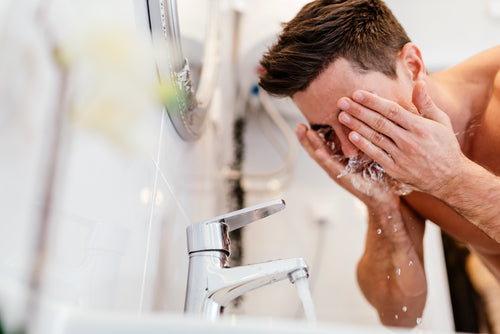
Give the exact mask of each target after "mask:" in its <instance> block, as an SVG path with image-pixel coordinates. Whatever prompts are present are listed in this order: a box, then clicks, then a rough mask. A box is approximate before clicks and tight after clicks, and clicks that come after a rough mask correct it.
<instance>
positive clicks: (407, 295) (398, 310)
mask: <svg viewBox="0 0 500 334" xmlns="http://www.w3.org/2000/svg"><path fill="white" fill-rule="evenodd" d="M369 217H370V218H369V222H368V231H367V236H366V247H365V252H364V254H363V256H362V258H361V259H360V261H359V263H358V269H357V277H358V283H359V285H360V288H361V290H362V292H363V293H364V295H365V297H366V298H367V300H368V301H369V302H370V304H372V305H373V306H374V307H375V308H376V309H377V312H378V314H379V317H380V320H381V322H382V323H383V324H384V325H387V326H404V327H413V326H415V325H417V322H418V319H419V318H420V317H421V315H422V312H423V309H424V305H425V300H426V297H427V283H426V278H425V272H424V266H423V258H422V257H423V250H422V238H423V233H424V226H425V225H423V221H422V220H421V219H420V218H419V217H418V216H416V215H415V214H414V213H413V212H411V210H410V209H408V208H407V207H406V206H405V205H404V204H401V205H400V207H397V208H396V209H394V208H393V209H392V210H390V209H389V208H382V209H381V208H377V210H376V211H374V210H370V216H369Z"/></svg>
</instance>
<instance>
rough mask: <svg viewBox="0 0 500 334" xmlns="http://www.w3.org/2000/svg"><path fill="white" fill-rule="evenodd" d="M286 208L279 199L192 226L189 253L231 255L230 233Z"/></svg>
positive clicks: (189, 237)
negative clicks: (221, 252)
mask: <svg viewBox="0 0 500 334" xmlns="http://www.w3.org/2000/svg"><path fill="white" fill-rule="evenodd" d="M284 208H285V201H284V200H282V199H278V200H273V201H269V202H265V203H261V204H257V205H254V206H251V207H248V208H244V209H241V210H237V211H233V212H230V213H226V214H224V215H221V216H217V217H214V218H211V219H207V220H203V221H201V222H198V223H194V224H191V225H189V226H188V227H187V229H186V232H187V241H188V253H193V252H200V251H206V250H221V251H225V252H227V253H228V254H229V244H230V241H229V236H228V232H231V231H234V230H237V229H239V228H241V227H243V226H245V225H248V224H250V223H251V222H253V221H256V220H258V219H262V218H265V217H267V216H269V215H272V214H273V213H276V212H278V211H281V210H283V209H284Z"/></svg>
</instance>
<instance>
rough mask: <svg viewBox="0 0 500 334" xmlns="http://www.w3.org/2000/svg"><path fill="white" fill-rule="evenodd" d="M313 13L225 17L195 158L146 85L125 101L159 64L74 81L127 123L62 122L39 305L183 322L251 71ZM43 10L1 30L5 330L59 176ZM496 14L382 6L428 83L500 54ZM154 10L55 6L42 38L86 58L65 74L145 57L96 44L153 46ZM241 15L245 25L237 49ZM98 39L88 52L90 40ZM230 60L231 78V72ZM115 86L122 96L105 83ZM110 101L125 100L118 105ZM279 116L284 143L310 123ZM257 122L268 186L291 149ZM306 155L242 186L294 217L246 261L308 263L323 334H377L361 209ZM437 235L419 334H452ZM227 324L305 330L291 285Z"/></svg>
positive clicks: (468, 6) (250, 5) (21, 14)
mask: <svg viewBox="0 0 500 334" xmlns="http://www.w3.org/2000/svg"><path fill="white" fill-rule="evenodd" d="M306 2H307V1H303V0H300V1H299V0H297V1H291V0H271V1H269V0H266V1H263V0H247V1H245V0H239V1H236V0H235V1H231V0H222V1H221V13H222V16H221V22H220V25H221V27H222V29H221V32H220V59H219V62H220V63H219V66H220V71H219V81H218V84H217V87H216V92H215V95H214V97H213V103H212V107H211V110H210V112H209V121H208V123H207V126H206V131H205V133H204V135H203V136H202V138H201V139H200V140H199V141H196V142H185V141H183V140H181V139H180V138H179V137H178V135H177V134H176V132H175V129H174V128H173V127H172V125H171V123H170V121H169V119H168V116H167V115H166V114H165V112H164V110H163V109H162V107H161V106H159V105H156V104H152V103H151V101H149V100H148V99H147V98H144V95H140V94H139V90H141V89H143V88H144V85H142V86H141V85H139V86H133V85H131V86H129V85H127V84H125V85H122V84H123V83H134V82H143V81H141V80H144V82H149V81H148V80H152V81H154V79H155V72H154V67H153V66H152V63H151V62H149V63H147V62H146V63H144V62H141V61H140V66H144V68H143V70H142V71H141V75H139V77H136V76H134V75H137V73H129V74H130V75H132V76H131V77H126V76H123V77H122V76H115V75H113V72H111V73H109V74H106V73H104V74H106V75H105V76H104V77H103V76H102V74H103V72H102V71H97V72H95V73H94V74H93V75H95V76H87V75H83V76H78V75H79V74H78V73H80V75H81V73H86V72H79V70H76V73H77V74H75V75H76V77H77V78H80V79H81V80H83V81H78V80H77V81H76V82H77V83H78V82H80V84H81V85H83V86H81V88H82V89H83V88H85V89H88V90H84V91H85V92H87V93H86V94H88V95H83V98H82V100H83V101H95V100H96V97H98V96H101V95H99V94H100V93H106V92H107V93H109V94H111V96H113V97H116V94H118V95H119V96H123V98H119V99H112V100H110V101H114V102H113V103H117V104H116V105H114V106H113V108H112V110H115V111H121V112H117V114H111V115H108V114H107V115H108V116H109V117H111V116H113V117H116V116H117V115H118V116H117V117H118V118H117V119H115V118H113V117H111V118H104V120H103V119H100V118H99V119H98V120H99V121H98V122H97V123H95V122H92V121H89V119H88V118H86V116H87V115H92V113H91V111H92V110H94V111H95V110H97V111H99V110H100V109H99V108H97V109H92V106H89V105H85V104H84V105H85V106H86V107H85V108H84V111H85V112H83V113H80V114H79V113H76V114H74V113H70V112H68V114H65V118H64V122H63V132H62V135H61V139H60V142H61V146H60V148H59V149H58V150H57V151H56V152H57V153H58V160H57V161H58V163H59V164H58V169H57V173H56V179H55V182H54V184H53V187H52V189H53V193H52V194H53V200H52V201H51V203H52V214H51V216H50V220H49V221H50V230H49V234H48V239H47V250H46V254H45V255H46V257H45V260H46V266H45V271H44V276H43V283H44V290H43V291H44V293H45V295H46V296H48V298H49V299H51V300H55V301H57V302H58V303H59V304H60V305H62V306H71V307H76V308H80V309H90V310H113V311H132V312H139V313H140V312H150V311H168V312H182V308H183V303H184V291H185V282H186V275H187V254H186V241H185V227H186V226H187V225H188V224H190V223H192V222H195V221H198V220H202V219H206V218H209V217H212V216H215V215H218V214H222V213H224V212H227V210H228V207H229V205H228V203H229V201H230V200H231V199H230V198H228V189H227V185H226V183H225V176H226V175H225V173H224V171H225V170H226V167H227V166H228V164H229V163H230V162H231V160H232V152H233V147H232V143H231V138H232V123H233V120H234V119H235V117H236V116H237V114H236V111H237V110H238V108H237V102H238V101H237V100H236V95H237V89H238V86H237V85H236V82H239V83H240V86H239V88H240V90H241V92H242V93H243V94H242V96H246V95H247V94H246V92H249V91H250V89H251V87H252V86H253V85H254V84H255V68H256V64H257V61H258V59H259V58H260V55H261V53H262V52H263V51H264V50H265V47H266V46H267V45H268V44H269V43H270V41H271V40H272V39H273V37H274V35H275V34H276V33H277V32H278V31H279V29H280V22H283V21H287V20H289V19H290V18H292V17H293V15H294V14H295V13H296V12H297V11H298V10H299V8H300V7H301V6H302V5H303V4H305V3H306ZM34 3H35V1H30V0H26V1H16V2H12V5H5V4H2V5H1V7H0V25H1V27H5V28H4V29H3V30H2V29H0V45H2V47H0V72H1V73H3V74H2V76H1V77H0V95H1V98H0V127H1V128H2V131H0V156H1V159H2V164H1V165H0V184H1V185H2V190H1V191H0V203H1V204H0V208H1V210H0V219H1V221H2V223H1V224H0V315H2V318H3V320H4V323H5V322H8V323H9V324H15V323H16V322H19V321H21V320H22V319H23V306H24V305H25V304H24V301H25V300H24V299H23V296H24V297H25V295H24V294H25V292H26V287H27V286H28V282H29V279H30V275H31V271H30V269H31V264H32V263H33V259H34V258H33V254H35V251H34V249H33V247H34V244H35V240H36V236H37V228H38V223H39V222H40V220H41V218H40V217H41V216H42V215H41V212H42V208H43V207H44V204H45V203H47V199H48V198H47V195H46V193H44V189H46V185H47V180H48V177H47V175H49V174H48V171H49V170H50V168H49V166H50V162H51V161H54V160H53V158H52V156H51V152H52V153H53V152H54V150H53V149H54V144H53V142H52V139H53V136H54V133H55V130H56V128H55V127H54V125H53V124H52V120H53V118H54V113H55V110H57V102H58V101H59V97H60V96H61V92H62V91H61V90H60V87H61V86H60V85H59V83H60V81H59V80H60V77H59V76H58V75H59V73H60V72H59V70H58V68H57V66H56V65H55V64H54V53H53V51H54V50H53V49H51V48H50V47H49V46H48V45H51V43H52V42H53V40H52V39H47V36H46V35H44V31H45V30H43V29H40V21H36V19H35V18H36V13H35V11H34V9H33V8H34ZM495 3H496V2H495V1H493V0H490V1H487V0H480V1H474V2H471V1H467V0H460V1H457V0H446V1H445V0H441V1H439V2H432V3H431V1H430V0H420V1H418V2H415V1H410V0H391V1H388V4H389V6H390V7H391V8H393V10H394V12H395V13H396V15H397V16H398V17H400V18H401V21H402V22H403V24H404V26H405V28H406V29H407V30H408V33H409V35H410V37H411V38H413V39H414V41H415V42H416V43H417V44H419V45H420V46H421V48H422V52H423V55H424V59H425V60H426V62H427V63H428V67H429V69H430V70H437V69H440V68H443V67H445V66H448V65H449V64H452V63H454V62H456V61H458V60H461V59H464V58H466V57H468V56H469V55H471V54H473V53H475V52H477V51H479V50H481V49H483V48H486V47H489V46H492V45H495V44H497V42H498V41H497V40H496V39H498V38H499V37H498V36H500V34H498V29H499V24H500V23H499V18H497V16H496V15H493V14H492V12H491V9H492V8H494V7H493V6H494V5H495ZM431 5H432V6H431ZM204 6H207V3H206V2H200V1H199V0H180V1H179V17H180V21H181V32H182V33H183V38H185V39H186V50H185V51H186V54H189V56H188V57H190V62H191V63H192V64H193V65H195V64H196V63H197V61H199V59H196V58H197V56H198V57H199V52H198V50H199V47H200V45H201V44H202V41H203V38H204V29H205V28H204V24H205V23H206V17H205V15H204V13H206V12H207V10H206V7H204ZM193 8H196V10H193ZM430 8H432V10H430ZM495 8H496V7H495ZM144 10H145V8H144V4H143V2H142V1H140V0H129V1H120V0H108V1H105V2H102V1H97V0H96V1H88V0H85V1H83V0H82V1H64V0H57V1H54V2H53V9H52V10H51V11H50V13H49V15H48V19H47V20H48V21H47V22H49V24H48V26H47V27H48V28H49V31H50V30H51V29H52V31H55V32H57V33H56V39H55V40H56V41H58V43H62V45H63V46H65V47H67V48H66V50H68V51H72V50H73V51H72V52H69V55H71V54H72V55H73V57H76V56H75V55H79V54H81V55H83V56H82V57H81V58H78V57H76V58H71V57H70V59H77V60H78V59H79V60H80V61H82V59H84V60H85V59H87V58H86V57H87V56H89V57H90V58H92V57H94V56H95V55H94V54H92V53H91V52H90V53H89V52H88V51H89V50H91V47H92V45H94V46H95V45H96V44H97V45H99V43H102V42H103V41H104V42H105V44H104V45H106V46H108V48H106V49H109V50H111V51H110V52H113V50H115V51H117V54H112V55H114V56H116V55H118V56H120V55H121V56H123V55H128V54H135V53H134V52H133V51H134V50H135V51H137V50H141V48H137V47H136V48H132V49H130V48H129V49H127V48H126V46H125V49H121V47H123V45H122V46H120V44H118V45H114V44H109V43H110V40H106V39H99V37H103V38H104V37H105V36H103V35H104V34H100V33H99V31H101V32H103V30H99V29H100V28H101V27H102V29H104V28H106V27H108V28H109V27H111V28H113V27H115V26H114V25H113V24H114V23H116V27H119V29H118V31H116V30H113V29H111V30H113V31H109V33H110V34H111V36H115V37H116V36H121V34H120V31H127V32H131V31H134V32H136V33H141V32H144V29H145V27H146V22H145V12H144ZM235 11H236V12H239V13H240V14H241V16H240V19H241V21H240V23H241V27H240V34H239V35H238V36H237V38H235V36H234V27H235V26H234V24H235V22H236V17H238V16H237V15H235ZM111 18H112V19H111ZM115 20H116V21H115ZM20 22H22V26H21V24H20ZM43 22H45V21H42V23H43ZM42 26H43V25H42ZM92 27H93V28H94V30H92V29H90V35H89V36H90V39H88V38H86V37H85V32H86V31H87V32H88V31H89V30H87V29H85V28H92ZM121 29H124V30H121ZM128 29H130V30H128ZM106 31H107V30H106ZM113 34H117V35H113ZM127 36H130V34H127ZM112 40H115V41H116V40H120V39H119V38H115V39H113V38H112ZM81 41H86V42H89V43H90V44H84V46H88V48H87V49H79V48H78V47H77V46H75V44H78V43H77V42H81ZM94 42H96V43H94ZM59 45H60V44H59ZM126 45H128V44H126ZM235 45H238V47H237V49H236V50H235V49H233V48H234V46H235ZM124 50H128V51H127V52H124ZM193 50H194V51H193ZM191 55H192V56H191ZM108 56H109V54H107V53H105V54H104V55H100V56H97V58H92V59H94V60H96V62H95V63H97V64H98V65H99V66H101V65H102V64H108V65H110V63H106V60H107V59H108V58H107V57H108ZM139 56H140V55H139ZM235 57H236V58H237V59H238V61H237V64H234V63H233V60H234V59H235ZM103 59H104V60H103ZM110 59H114V58H110ZM119 59H122V58H119ZM108 60H109V59H108ZM123 61H124V62H123V63H121V64H122V65H124V64H125V65H124V66H125V69H130V66H127V65H126V64H127V61H129V60H123ZM111 64H113V65H112V66H111V67H112V68H114V69H115V70H116V71H118V73H121V72H120V71H121V70H124V71H125V69H124V68H123V67H122V68H120V67H116V68H115V67H114V66H115V65H116V64H117V62H116V61H113V60H112V61H111ZM84 65H85V64H84ZM87 65H88V64H87ZM87 65H85V66H87ZM94 65H95V64H94ZM79 66H83V65H81V64H80V65H79ZM78 68H80V69H81V68H82V67H78ZM125 72H127V71H125ZM116 73H117V72H115V74H116ZM127 73H128V72H127ZM127 75H128V74H127ZM110 77H112V78H115V79H118V81H109V82H108V81H106V80H108V79H109V78H110ZM131 78H132V79H131ZM70 79H71V80H76V79H75V77H71V78H70ZM85 80H87V81H85ZM152 81H151V82H152ZM71 82H75V81H71ZM77 83H73V85H74V86H71V87H70V93H71V94H70V96H73V95H72V94H74V93H75V90H76V91H80V92H81V89H76V88H75V87H77V88H78V86H77ZM94 83H99V84H100V85H97V84H96V85H94ZM94 86H95V87H94ZM110 87H120V89H118V90H117V91H115V90H113V89H111V90H110V91H108V90H107V89H108V88H110ZM121 89H123V90H121ZM117 92H118V93H117ZM63 93H64V92H63ZM141 94H142V93H141ZM76 95H78V94H76ZM140 96H142V98H141V97H140ZM250 99H255V96H253V97H252V96H250ZM117 101H118V102H117ZM254 102H255V101H254ZM275 103H276V104H277V105H278V106H279V109H280V112H281V113H282V115H284V117H285V120H286V123H287V124H288V125H289V127H290V128H292V129H293V128H294V127H295V125H296V124H297V123H298V122H302V121H303V120H302V119H301V117H300V116H299V113H298V111H297V110H296V109H295V108H294V107H293V106H292V105H291V104H289V103H288V102H286V101H275ZM65 107H68V105H65ZM136 112H139V113H136ZM76 116H77V117H76ZM75 117H76V118H75ZM90 119H91V120H92V117H90ZM106 120H107V121H106ZM117 120H118V121H117ZM262 120H263V116H262V113H261V114H258V113H257V112H253V113H251V114H249V115H248V119H247V131H246V133H245V138H246V148H245V166H244V168H245V172H247V173H252V174H261V173H264V172H268V171H270V170H274V169H277V168H279V167H281V166H282V164H283V160H284V157H282V156H280V154H281V153H278V152H279V150H278V149H277V148H276V141H278V142H279V143H280V145H281V146H284V147H285V151H286V145H287V143H286V142H285V141H283V140H282V138H281V136H282V135H281V134H280V133H278V132H276V133H275V135H276V136H277V138H278V139H274V140H273V139H270V137H269V133H270V132H269V131H267V132H265V131H264V130H263V129H264V128H265V127H264V125H263V123H262ZM101 121H102V122H101ZM264 122H266V120H265V119H264ZM269 128H270V129H274V126H273V125H270V126H269ZM295 144H296V143H295ZM278 147H279V146H278ZM296 152H297V156H296V158H295V160H294V161H295V163H294V164H293V165H292V168H293V169H292V172H291V173H281V174H277V176H276V177H275V178H272V179H267V178H261V177H259V176H258V175H257V176H256V177H254V178H248V179H247V180H246V181H247V183H246V185H247V187H248V188H247V194H246V203H245V204H246V205H247V206H249V205H252V204H256V203H260V202H263V201H266V200H268V199H274V198H284V199H285V201H286V202H287V208H286V210H285V211H284V212H281V213H279V214H276V215H275V216H273V217H269V218H267V219H266V220H264V221H262V222H256V223H255V224H253V225H251V226H249V227H247V228H246V229H245V232H244V244H245V247H244V249H243V251H244V255H243V261H244V262H245V263H252V262H260V261H267V260H271V259H277V258H284V257H295V256H301V257H304V258H305V259H306V261H307V262H308V263H309V265H310V267H311V279H310V284H311V289H312V293H313V299H314V301H315V304H316V311H317V313H318V317H319V319H320V320H322V321H327V322H328V321H339V322H346V323H356V324H364V325H370V326H377V325H378V320H377V318H376V315H375V313H374V311H373V310H372V309H371V307H370V306H369V305H368V304H367V303H366V301H365V300H364V298H363V297H362V296H361V294H360V292H359V290H358V288H357V285H356V282H355V277H354V268H355V264H356V261H357V259H358V258H359V254H360V252H361V250H362V246H363V238H364V237H363V235H364V228H365V223H364V221H365V211H364V209H363V206H362V205H361V204H360V203H359V202H358V201H356V200H355V199H354V198H352V197H350V195H348V194H346V193H345V192H344V191H343V190H342V189H340V188H339V187H338V186H336V185H335V184H334V183H333V182H331V181H330V180H329V179H328V178H327V177H326V176H325V175H323V172H322V171H321V170H319V169H318V168H317V167H316V166H315V165H314V163H312V161H310V160H309V158H308V157H306V156H305V154H304V152H303V151H302V150H301V148H297V151H296ZM285 153H286V152H285ZM427 235H428V236H427V237H426V241H425V242H426V248H427V250H428V252H427V253H426V254H434V256H431V257H430V258H429V259H427V261H426V263H427V265H428V266H429V280H430V281H431V282H432V284H431V286H430V289H431V290H430V297H429V302H428V308H427V311H426V314H425V316H424V319H423V325H422V326H423V328H425V329H435V330H448V329H450V328H452V319H451V315H450V305H449V297H448V295H447V287H446V276H445V270H444V265H443V259H442V256H441V252H442V250H441V248H440V240H439V231H438V230H436V229H433V227H432V226H429V230H428V232H427ZM426 256H427V255H426ZM228 313H233V314H247V315H259V316H269V317H272V316H280V317H302V310H301V307H300V304H299V301H298V298H297V295H296V292H295V290H294V288H293V286H291V285H290V284H288V283H287V282H283V283H280V284H277V285H276V286H273V287H266V288H264V289H262V290H261V291H256V292H254V293H251V294H249V295H248V296H246V297H245V298H244V299H243V300H242V302H241V303H240V305H238V306H234V305H233V306H231V308H230V309H229V310H228Z"/></svg>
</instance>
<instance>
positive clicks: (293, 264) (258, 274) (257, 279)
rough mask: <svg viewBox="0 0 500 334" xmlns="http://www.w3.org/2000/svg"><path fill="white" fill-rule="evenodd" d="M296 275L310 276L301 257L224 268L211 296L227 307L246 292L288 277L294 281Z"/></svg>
mask: <svg viewBox="0 0 500 334" xmlns="http://www.w3.org/2000/svg"><path fill="white" fill-rule="evenodd" d="M292 274H293V275H292ZM296 275H301V276H302V277H308V276H309V273H308V267H307V264H306V263H305V261H304V260H303V259H301V258H296V259H286V260H275V261H269V262H264V263H259V264H252V265H246V266H241V267H235V268H223V269H221V270H220V275H218V278H219V279H220V280H219V282H217V283H215V282H214V283H215V284H214V292H213V293H212V295H211V296H210V297H209V298H211V299H212V300H213V301H215V302H216V303H217V304H219V305H221V306H223V307H225V306H227V305H228V304H229V303H230V302H231V301H232V300H234V299H236V298H237V297H239V296H241V295H243V294H244V293H246V292H248V291H252V290H254V289H257V288H260V287H262V286H265V285H268V284H271V283H274V282H278V281H281V280H283V279H286V278H289V279H290V281H291V282H292V283H293V282H294V281H295V279H296ZM217 285H218V287H217Z"/></svg>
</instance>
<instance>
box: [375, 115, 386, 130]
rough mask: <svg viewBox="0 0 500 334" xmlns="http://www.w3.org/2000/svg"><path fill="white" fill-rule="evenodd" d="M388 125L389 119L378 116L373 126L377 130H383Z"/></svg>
mask: <svg viewBox="0 0 500 334" xmlns="http://www.w3.org/2000/svg"><path fill="white" fill-rule="evenodd" d="M386 125H387V121H386V119H385V118H383V117H376V118H375V119H374V121H373V128H374V129H375V130H383V129H385V127H386Z"/></svg>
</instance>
